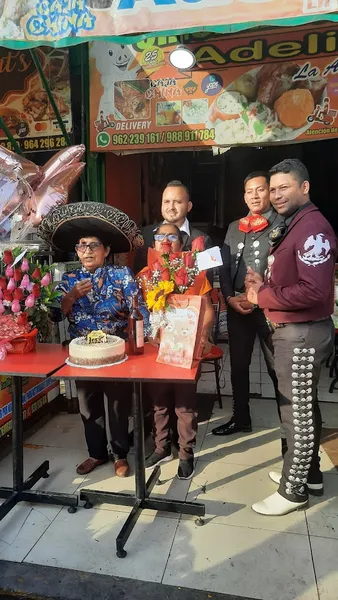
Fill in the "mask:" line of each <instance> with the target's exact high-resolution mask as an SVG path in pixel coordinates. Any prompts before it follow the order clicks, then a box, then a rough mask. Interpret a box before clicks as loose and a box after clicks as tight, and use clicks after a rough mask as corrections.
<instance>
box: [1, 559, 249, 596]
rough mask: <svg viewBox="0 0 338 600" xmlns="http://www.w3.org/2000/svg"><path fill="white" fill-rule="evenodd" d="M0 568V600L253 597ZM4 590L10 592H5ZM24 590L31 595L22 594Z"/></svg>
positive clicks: (27, 567) (50, 571) (77, 573)
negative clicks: (3, 592) (7, 593)
mask: <svg viewBox="0 0 338 600" xmlns="http://www.w3.org/2000/svg"><path fill="white" fill-rule="evenodd" d="M0 568H1V582H0V600H13V598H15V600H253V599H252V598H244V599H243V597H241V598H240V597H239V596H232V595H228V594H215V593H213V592H208V591H205V592H204V591H200V590H193V589H186V588H180V587H174V586H168V585H162V584H159V583H148V582H144V581H138V580H135V579H126V578H123V577H108V576H107V575H97V574H88V573H84V572H82V571H70V570H69V569H57V568H53V567H41V566H37V565H27V564H22V563H21V564H20V563H12V562H5V561H4V562H2V561H0ZM1 589H3V590H10V591H11V595H6V593H5V595H2V593H1ZM23 590H25V593H26V594H28V595H25V596H22V591H23ZM50 594H52V596H51V595H50Z"/></svg>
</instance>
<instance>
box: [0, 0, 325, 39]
mask: <svg viewBox="0 0 338 600" xmlns="http://www.w3.org/2000/svg"><path fill="white" fill-rule="evenodd" d="M335 11H337V0H285V1H284V2H281V1H280V0H1V1H0V41H2V42H6V41H8V42H10V43H11V44H12V45H13V44H14V45H15V43H20V42H22V41H31V42H41V43H43V42H44V41H48V42H52V43H58V42H59V43H60V42H62V43H63V45H66V44H67V43H72V42H73V41H74V38H87V39H88V38H91V37H97V36H116V35H120V36H121V35H125V34H135V33H143V32H145V31H157V32H160V31H162V32H163V31H168V30H171V31H175V30H182V29H183V30H184V29H187V28H196V29H197V30H198V28H200V29H202V28H204V27H205V26H219V25H223V24H227V25H232V24H238V23H247V22H257V21H259V23H262V22H263V21H267V20H280V19H292V18H300V17H313V16H314V15H320V14H329V13H333V12H335ZM12 47H13V46H12Z"/></svg>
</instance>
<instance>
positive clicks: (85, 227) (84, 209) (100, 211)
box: [38, 202, 143, 253]
mask: <svg viewBox="0 0 338 600" xmlns="http://www.w3.org/2000/svg"><path fill="white" fill-rule="evenodd" d="M38 234H39V236H40V237H41V238H42V239H44V240H45V241H47V242H48V243H50V244H51V245H52V246H54V247H55V248H57V249H58V250H63V251H67V252H72V251H74V247H75V245H76V244H77V242H78V241H79V239H80V238H82V237H97V238H99V239H100V240H101V241H102V242H103V243H104V244H105V245H106V246H110V248H111V251H112V252H113V253H120V252H130V251H131V250H134V249H137V248H139V247H141V246H142V245H143V238H142V235H141V233H140V231H139V229H138V228H137V226H136V224H135V223H134V221H132V220H131V219H129V217H128V216H127V215H126V214H125V213H124V212H122V211H120V210H119V209H117V208H115V207H112V206H108V205H106V204H101V203H99V202H79V203H76V204H68V205H64V206H59V207H57V208H55V209H54V210H52V211H51V212H50V213H49V215H47V217H45V218H44V219H43V221H42V222H41V224H40V226H39V229H38Z"/></svg>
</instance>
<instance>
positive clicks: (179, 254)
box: [170, 252, 182, 261]
mask: <svg viewBox="0 0 338 600" xmlns="http://www.w3.org/2000/svg"><path fill="white" fill-rule="evenodd" d="M175 258H182V252H171V253H170V261H172V260H175Z"/></svg>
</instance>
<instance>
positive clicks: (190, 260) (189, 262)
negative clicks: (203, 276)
mask: <svg viewBox="0 0 338 600" xmlns="http://www.w3.org/2000/svg"><path fill="white" fill-rule="evenodd" d="M183 264H184V266H185V267H187V268H188V269H192V267H193V266H194V264H195V259H194V256H193V254H192V252H184V254H183Z"/></svg>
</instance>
